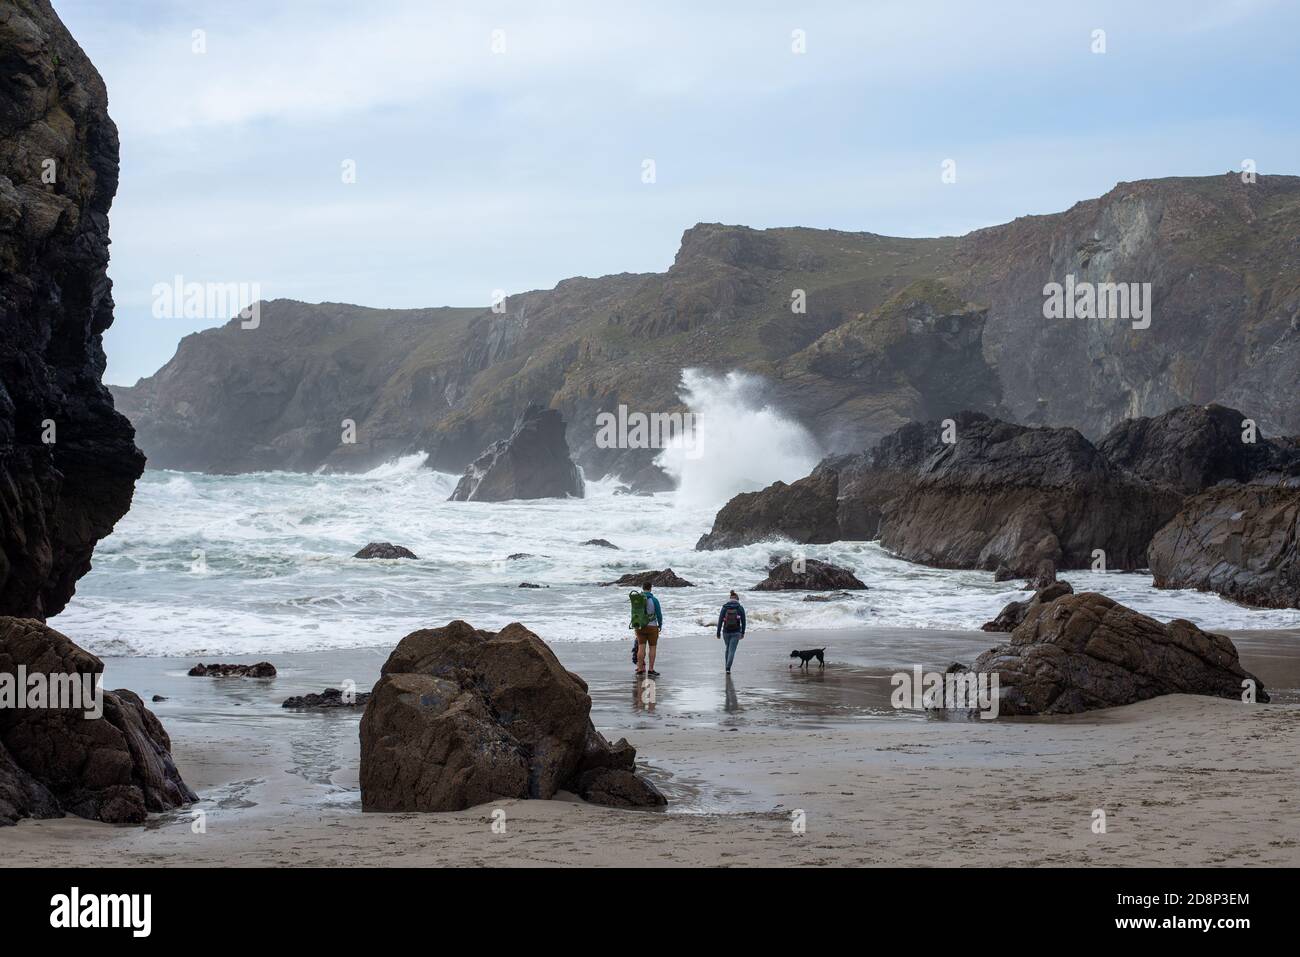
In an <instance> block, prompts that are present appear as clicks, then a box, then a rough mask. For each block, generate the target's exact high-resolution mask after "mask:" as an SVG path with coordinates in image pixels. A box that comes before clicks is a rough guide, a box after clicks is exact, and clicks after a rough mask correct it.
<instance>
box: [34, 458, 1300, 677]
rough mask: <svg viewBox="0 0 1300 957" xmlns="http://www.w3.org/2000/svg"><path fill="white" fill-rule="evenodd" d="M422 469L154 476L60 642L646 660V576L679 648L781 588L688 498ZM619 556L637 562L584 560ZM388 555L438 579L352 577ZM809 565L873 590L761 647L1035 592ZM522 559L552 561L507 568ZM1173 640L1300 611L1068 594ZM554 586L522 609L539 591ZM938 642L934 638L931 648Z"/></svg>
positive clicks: (199, 650)
mask: <svg viewBox="0 0 1300 957" xmlns="http://www.w3.org/2000/svg"><path fill="white" fill-rule="evenodd" d="M423 459H424V457H423V456H410V457H407V458H404V459H401V460H399V461H397V462H393V463H391V464H389V465H385V466H382V467H380V468H378V469H375V470H373V471H371V472H368V473H366V474H363V475H302V474H290V473H264V474H256V475H240V476H215V475H199V474H191V473H178V472H166V471H149V472H146V474H145V476H144V477H143V478H142V479H141V481H140V482H139V483H138V485H137V487H136V492H135V500H134V504H133V505H132V508H131V511H130V512H129V513H128V514H127V515H126V516H125V517H124V518H123V519H122V521H121V522H119V523H118V526H117V528H116V529H115V531H114V532H113V534H112V535H111V536H110V537H109V538H107V539H105V540H104V541H103V542H101V543H100V545H99V547H98V548H97V549H96V552H95V557H94V568H93V570H92V571H91V572H90V573H89V574H88V575H86V576H85V577H84V578H83V579H82V580H81V582H80V583H79V584H78V587H77V595H76V596H75V598H74V599H73V600H72V602H71V603H70V604H69V606H68V608H67V609H66V610H65V611H64V612H63V613H62V614H60V615H59V616H57V617H56V618H54V619H52V620H51V622H50V624H51V625H52V626H53V627H56V628H58V629H60V630H61V631H63V632H65V633H66V634H68V635H69V636H70V637H71V638H73V640H75V641H77V642H78V643H79V644H81V645H83V646H84V647H86V648H88V649H90V650H91V651H93V652H95V653H96V654H101V655H127V656H163V655H183V656H205V657H212V656H219V655H236V654H258V655H260V654H266V655H270V654H274V653H286V652H297V651H312V650H325V649H338V648H355V647H367V646H382V645H390V646H391V645H392V644H393V643H395V642H396V641H397V639H399V638H400V637H401V636H402V635H405V634H407V633H408V632H410V631H412V630H414V629H416V628H421V627H437V626H440V625H443V624H446V623H447V622H448V621H450V620H452V619H454V618H463V619H465V620H466V621H469V622H471V623H473V624H474V625H475V626H477V627H483V628H496V627H499V626H501V625H504V624H506V623H508V622H511V621H522V622H523V623H524V624H526V625H527V626H528V627H530V628H532V629H533V630H534V631H536V632H537V633H538V634H540V635H541V636H542V637H543V638H545V639H546V640H547V641H551V642H564V641H574V640H598V641H599V640H608V641H616V640H626V639H627V637H628V635H629V632H628V630H627V617H628V616H627V589H626V588H619V587H601V586H600V585H599V584H598V583H599V582H604V581H610V580H612V579H614V578H617V577H619V576H620V575H622V574H624V573H626V572H633V571H641V570H644V569H647V568H663V567H665V566H671V567H672V568H673V569H674V570H675V571H676V572H677V573H678V574H680V575H682V576H684V577H685V578H687V579H689V580H691V581H693V582H694V583H695V584H696V586H697V587H695V588H681V589H662V590H661V591H660V592H659V594H660V597H661V601H662V602H663V606H664V612H665V616H666V622H665V624H666V628H667V629H668V630H669V632H670V633H671V632H672V631H677V632H678V633H684V632H687V631H690V632H695V631H698V630H700V629H704V628H711V627H712V624H713V622H714V621H715V620H716V615H717V608H718V606H719V605H720V604H721V602H722V601H723V600H724V599H725V597H726V593H727V590H728V589H730V588H736V589H737V591H742V590H743V589H747V588H749V587H751V586H752V585H754V584H756V583H758V582H759V581H761V580H762V579H763V577H764V576H765V574H766V571H765V570H766V567H767V564H768V561H769V558H770V556H772V555H773V554H774V553H783V554H784V555H785V556H786V557H788V556H789V554H790V553H791V551H792V549H793V548H794V546H791V545H789V544H786V545H781V544H779V543H766V544H760V545H753V546H749V547H746V548H739V549H732V550H728V551H721V552H696V551H695V550H694V545H695V542H696V540H697V539H698V538H699V536H700V535H701V534H703V533H704V532H705V531H707V530H708V529H709V527H710V525H711V524H712V521H713V516H714V514H715V512H716V508H717V505H718V504H720V503H705V502H696V501H687V500H685V499H683V498H682V497H681V496H680V495H679V494H678V493H669V494H661V495H657V496H655V497H653V498H646V497H634V496H628V495H615V494H614V489H615V483H614V482H598V483H589V484H588V488H587V492H588V495H587V497H586V498H585V499H581V500H579V499H571V500H545V501H536V502H507V503H478V502H468V503H466V502H448V501H446V499H447V496H448V495H449V494H450V492H451V489H452V488H453V487H454V485H455V481H456V477H455V476H452V475H447V474H443V473H438V472H434V471H432V470H430V469H427V468H424V467H423ZM590 538H606V539H609V540H610V541H612V542H613V543H614V544H616V545H618V546H619V549H620V550H618V551H612V550H609V549H604V548H598V547H592V546H581V545H580V544H579V543H581V542H582V541H584V540H587V539H590ZM370 541H391V542H395V543H398V544H402V545H405V546H407V547H408V548H410V549H412V550H413V551H414V552H415V553H416V554H417V555H419V556H420V559H419V561H399V562H386V561H364V560H358V559H354V558H352V557H351V556H352V554H353V553H354V552H356V550H357V549H358V548H360V547H361V546H362V545H365V544H366V543H367V542H370ZM803 551H804V553H805V554H806V555H807V556H808V557H811V558H823V559H826V560H829V561H832V562H835V563H836V564H840V565H844V566H847V567H849V568H851V569H853V570H854V571H855V572H856V573H857V575H858V577H859V578H861V579H862V580H863V581H865V582H866V583H867V585H868V586H869V590H868V591H866V592H863V593H859V594H857V595H855V596H854V597H853V598H852V599H850V600H845V601H832V602H825V603H813V602H805V601H803V600H802V599H803V595H802V594H800V593H793V594H779V593H770V592H757V593H751V594H748V595H743V600H744V602H745V605H746V608H747V611H748V614H749V619H750V622H751V626H752V627H755V628H783V629H785V628H793V629H840V628H859V627H862V626H885V627H903V628H915V629H924V628H977V627H979V625H980V624H981V623H983V622H984V621H987V620H988V619H989V618H991V617H992V616H993V615H995V614H996V613H997V612H998V610H999V609H1001V608H1002V606H1003V605H1004V604H1005V603H1006V602H1008V601H1011V600H1014V599H1017V598H1023V597H1024V596H1025V593H1024V592H1023V591H1021V590H1020V588H1019V586H1020V584H1021V583H1020V582H1007V583H1001V584H995V583H994V582H993V579H992V575H991V574H989V573H987V572H953V571H941V570H938V569H932V568H925V567H922V566H917V565H913V564H909V563H907V562H903V561H900V560H898V559H895V558H893V557H891V556H890V555H889V554H888V553H886V552H885V551H884V550H882V549H881V548H880V547H879V546H878V545H876V544H873V543H863V542H842V543H837V544H832V545H825V546H807V547H806V548H805V549H803ZM517 552H527V553H530V554H532V555H533V556H535V557H532V558H527V559H520V560H514V561H507V560H506V557H507V556H508V555H510V554H513V553H517ZM1063 577H1065V578H1067V579H1068V580H1069V581H1070V582H1071V583H1072V584H1073V585H1074V586H1075V588H1076V590H1097V591H1102V592H1104V593H1105V594H1107V595H1110V596H1111V597H1113V598H1115V599H1116V600H1118V601H1121V602H1123V603H1125V604H1127V605H1130V606H1132V607H1133V608H1136V609H1138V610H1139V611H1142V612H1144V613H1146V614H1149V615H1152V616H1154V617H1156V618H1159V619H1162V620H1168V619H1170V618H1187V619H1190V620H1191V621H1193V622H1195V623H1197V624H1199V625H1201V626H1202V627H1205V628H1218V629H1238V628H1282V627H1296V626H1300V611H1295V610H1252V609H1247V608H1243V607H1241V606H1238V605H1234V604H1232V603H1230V602H1226V601H1224V600H1222V599H1220V598H1218V597H1217V596H1214V595H1207V594H1201V593H1197V592H1186V591H1158V590H1156V589H1154V588H1153V587H1151V578H1150V576H1149V575H1147V574H1119V573H1109V574H1102V573H1079V572H1070V573H1067V574H1066V575H1064V576H1063ZM524 581H527V582H533V583H536V584H539V585H547V586H549V587H548V588H543V589H521V588H519V587H518V586H519V584H520V582H524ZM921 640H923V638H922V636H921V634H920V632H919V631H918V641H921Z"/></svg>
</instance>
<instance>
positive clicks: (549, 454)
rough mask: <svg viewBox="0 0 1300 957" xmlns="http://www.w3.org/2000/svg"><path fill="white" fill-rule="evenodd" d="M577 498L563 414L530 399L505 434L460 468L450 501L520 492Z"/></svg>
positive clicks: (579, 490) (498, 498) (504, 497)
mask: <svg viewBox="0 0 1300 957" xmlns="http://www.w3.org/2000/svg"><path fill="white" fill-rule="evenodd" d="M566 496H572V497H573V498H582V496H583V487H582V474H581V473H580V472H579V471H578V467H577V466H576V465H574V464H573V460H572V459H571V458H569V444H568V443H567V442H566V441H565V439H564V419H563V418H562V417H561V415H560V413H559V411H557V410H556V409H544V408H542V407H541V406H540V405H530V406H529V407H528V408H527V409H525V410H524V413H523V414H522V415H521V416H520V417H519V420H518V421H517V422H516V423H515V429H514V432H512V433H511V434H510V438H508V439H504V440H502V441H500V442H495V443H493V444H492V445H491V446H489V447H488V448H487V449H486V450H485V451H484V452H483V454H482V455H480V456H479V457H478V458H476V459H475V460H474V461H473V462H472V463H471V464H470V466H469V468H468V469H466V470H465V474H464V476H462V477H461V480H460V481H459V482H458V483H457V484H456V490H455V491H454V492H452V493H451V498H450V499H449V501H452V502H504V501H508V500H510V499H520V498H565V497H566Z"/></svg>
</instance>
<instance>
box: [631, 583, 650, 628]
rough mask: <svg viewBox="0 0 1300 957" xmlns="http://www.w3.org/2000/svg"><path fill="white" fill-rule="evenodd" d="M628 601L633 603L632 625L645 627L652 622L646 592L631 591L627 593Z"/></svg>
mask: <svg viewBox="0 0 1300 957" xmlns="http://www.w3.org/2000/svg"><path fill="white" fill-rule="evenodd" d="M627 598H628V601H630V602H631V603H632V627H633V628H644V627H645V626H646V625H648V624H650V610H649V609H648V608H647V607H646V606H647V604H648V603H647V602H646V600H645V592H643V591H631V592H628V593H627Z"/></svg>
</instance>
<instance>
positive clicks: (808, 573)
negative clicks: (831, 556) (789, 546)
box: [751, 558, 867, 591]
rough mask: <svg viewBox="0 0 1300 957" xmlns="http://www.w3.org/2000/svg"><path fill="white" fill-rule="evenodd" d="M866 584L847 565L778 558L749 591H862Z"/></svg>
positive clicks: (812, 559) (810, 559) (813, 560)
mask: <svg viewBox="0 0 1300 957" xmlns="http://www.w3.org/2000/svg"><path fill="white" fill-rule="evenodd" d="M866 587H867V586H866V585H864V584H863V583H862V581H861V580H860V579H859V578H858V576H857V575H855V574H853V572H851V571H849V570H848V569H847V568H840V567H839V566H838V565H832V564H831V563H830V562H823V561H818V560H817V559H815V558H805V559H799V560H798V561H797V564H796V561H795V560H793V559H792V560H790V561H784V562H781V563H780V564H779V565H776V566H775V567H773V568H772V569H770V570H769V571H768V573H767V577H766V578H765V579H763V580H762V581H761V582H759V583H758V584H757V585H755V586H754V587H753V588H752V589H751V591H846V590H858V591H861V590H862V589H865V588H866Z"/></svg>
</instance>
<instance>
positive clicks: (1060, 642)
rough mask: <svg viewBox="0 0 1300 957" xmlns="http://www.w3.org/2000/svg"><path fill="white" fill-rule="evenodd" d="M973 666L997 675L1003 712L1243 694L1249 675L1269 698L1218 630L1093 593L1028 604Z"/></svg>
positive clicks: (1258, 694)
mask: <svg viewBox="0 0 1300 957" xmlns="http://www.w3.org/2000/svg"><path fill="white" fill-rule="evenodd" d="M971 670H972V671H974V672H976V673H992V672H996V673H997V674H998V684H999V712H1000V713H1001V714H1013V715H1026V714H1074V713H1076V712H1080V711H1090V710H1092V709H1094V708H1110V707H1114V706H1117V705H1124V704H1133V703H1134V702H1137V701H1144V700H1146V699H1147V698H1154V697H1156V696H1157V695H1162V694H1204V695H1214V696H1216V697H1220V698H1233V699H1237V700H1242V696H1243V693H1244V691H1245V687H1244V686H1243V682H1246V681H1254V682H1255V685H1254V687H1255V700H1257V701H1261V702H1266V701H1268V695H1267V694H1266V693H1265V691H1264V686H1263V685H1262V684H1260V682H1259V681H1258V679H1255V678H1254V677H1253V676H1252V675H1250V674H1248V673H1247V672H1245V671H1244V670H1242V667H1241V664H1240V662H1239V661H1238V660H1237V649H1236V647H1235V646H1234V645H1233V644H1232V642H1231V641H1229V640H1228V639H1227V638H1225V637H1224V636H1223V635H1216V634H1211V633H1209V632H1205V631H1201V630H1200V629H1199V628H1197V627H1196V626H1195V625H1193V624H1192V623H1191V622H1188V621H1183V620H1181V619H1176V620H1174V621H1171V622H1170V623H1169V624H1167V625H1165V624H1161V623H1160V622H1158V621H1156V620H1155V619H1154V618H1148V617H1147V616H1146V615H1140V614H1138V613H1137V612H1135V611H1133V610H1132V609H1131V608H1126V607H1124V606H1123V605H1120V604H1117V603H1116V602H1114V601H1112V600H1111V599H1109V598H1107V597H1106V596H1104V595H1099V594H1097V593H1095V592H1084V593H1082V594H1079V595H1065V596H1064V597H1061V598H1058V599H1056V600H1055V601H1051V602H1041V603H1036V604H1033V605H1032V607H1031V608H1030V609H1029V610H1028V612H1027V614H1026V615H1025V619H1024V621H1023V622H1022V623H1021V624H1020V625H1019V626H1017V627H1016V629H1015V631H1013V632H1012V633H1011V640H1010V642H1009V643H1007V644H1005V645H1001V646H999V647H997V648H993V649H991V650H989V651H986V652H984V654H982V655H980V656H979V658H977V659H976V660H975V664H974V665H973V666H972V669H971Z"/></svg>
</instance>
